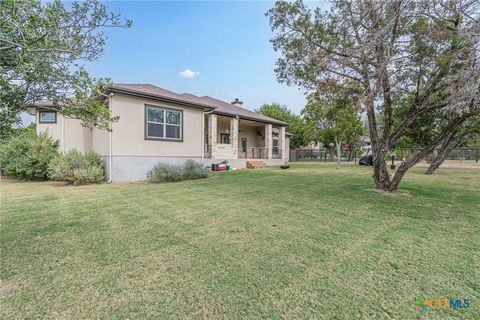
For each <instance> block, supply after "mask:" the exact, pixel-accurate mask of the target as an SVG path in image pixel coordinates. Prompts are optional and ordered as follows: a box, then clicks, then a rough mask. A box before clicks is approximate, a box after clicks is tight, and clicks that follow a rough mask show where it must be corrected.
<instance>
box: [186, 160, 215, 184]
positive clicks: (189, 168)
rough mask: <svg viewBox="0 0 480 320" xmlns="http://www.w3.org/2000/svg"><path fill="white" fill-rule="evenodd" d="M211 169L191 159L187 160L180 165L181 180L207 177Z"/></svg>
mask: <svg viewBox="0 0 480 320" xmlns="http://www.w3.org/2000/svg"><path fill="white" fill-rule="evenodd" d="M210 175H211V171H210V170H208V169H206V168H204V167H202V165H201V164H200V163H198V162H196V161H193V160H187V161H186V162H185V164H184V165H183V167H182V176H183V180H191V179H202V178H208V177H209V176H210Z"/></svg>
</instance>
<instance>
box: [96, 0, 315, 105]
mask: <svg viewBox="0 0 480 320" xmlns="http://www.w3.org/2000/svg"><path fill="white" fill-rule="evenodd" d="M107 4H108V6H109V8H110V9H111V10H112V11H114V12H120V13H121V14H122V16H124V17H126V18H129V19H132V20H133V27H132V28H131V29H109V30H107V34H108V37H109V39H108V41H107V45H106V47H105V52H104V54H103V56H102V57H101V58H100V59H99V60H98V61H96V62H94V63H91V64H88V65H87V68H88V70H89V71H90V72H91V73H92V75H94V76H96V77H109V78H111V79H112V80H113V81H114V82H117V83H152V84H155V85H157V86H160V87H162V88H166V89H169V90H172V91H175V92H179V93H183V92H188V93H192V94H195V95H209V96H212V97H216V98H219V99H222V100H226V101H231V100H233V99H234V98H240V99H241V100H242V101H244V106H246V107H247V108H250V109H254V108H256V107H258V106H260V105H261V104H263V103H270V102H278V103H280V104H285V105H287V106H288V107H289V108H290V109H291V110H292V111H294V112H297V113H298V112H299V111H300V110H301V109H302V108H303V106H304V104H305V97H304V94H303V92H302V91H300V90H299V89H298V88H295V87H288V86H286V85H284V84H279V83H278V82H277V80H276V76H275V73H274V71H273V69H274V67H275V61H276V59H277V58H278V53H275V52H274V51H273V48H272V44H271V43H270V42H269V40H270V39H271V37H272V35H273V34H272V32H271V30H270V27H269V24H268V18H267V17H265V12H266V11H267V10H268V9H269V8H271V7H273V5H274V2H248V1H244V2H230V1H229V2H227V1H223V2H158V1H157V2H153V1H151V2H108V3H107ZM310 4H311V5H312V3H310ZM318 4H321V3H317V5H318ZM186 69H189V70H190V71H193V72H196V73H195V74H194V76H193V77H192V78H186V77H182V76H181V75H180V74H179V72H181V71H185V70H186Z"/></svg>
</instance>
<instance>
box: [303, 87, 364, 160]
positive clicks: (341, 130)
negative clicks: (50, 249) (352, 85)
mask: <svg viewBox="0 0 480 320" xmlns="http://www.w3.org/2000/svg"><path fill="white" fill-rule="evenodd" d="M302 113H303V114H304V116H305V121H306V123H307V127H306V128H307V129H306V131H307V136H309V137H310V139H311V140H313V141H316V142H318V141H322V142H326V141H332V140H333V142H334V143H335V148H336V151H337V169H340V160H341V146H342V143H345V142H347V143H350V144H352V143H355V140H356V139H357V138H358V136H359V135H362V134H364V133H365V129H364V126H363V122H362V120H361V119H360V117H359V115H358V112H357V111H356V110H355V107H354V104H353V100H352V99H346V98H342V97H338V96H330V97H326V98H323V99H321V98H320V99H319V98H312V99H309V101H308V104H307V105H306V107H305V108H304V109H303V111H302Z"/></svg>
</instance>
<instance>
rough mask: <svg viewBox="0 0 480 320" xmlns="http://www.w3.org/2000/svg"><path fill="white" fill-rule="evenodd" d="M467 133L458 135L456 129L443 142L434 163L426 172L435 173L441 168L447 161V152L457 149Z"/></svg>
mask: <svg viewBox="0 0 480 320" xmlns="http://www.w3.org/2000/svg"><path fill="white" fill-rule="evenodd" d="M466 135H467V133H464V134H461V135H460V136H458V135H457V137H455V136H456V132H455V131H454V132H453V133H452V134H451V135H450V136H449V137H448V138H447V139H446V140H445V142H444V143H443V144H442V147H441V148H440V150H439V151H438V153H437V155H436V156H435V157H434V158H433V160H432V163H430V166H429V167H428V169H427V171H426V172H425V174H433V173H434V172H435V170H437V169H438V168H440V166H441V165H442V163H443V161H445V158H446V157H447V154H448V153H449V152H450V150H452V149H455V148H456V147H458V145H459V144H460V143H462V140H463V138H464V137H465V136H466Z"/></svg>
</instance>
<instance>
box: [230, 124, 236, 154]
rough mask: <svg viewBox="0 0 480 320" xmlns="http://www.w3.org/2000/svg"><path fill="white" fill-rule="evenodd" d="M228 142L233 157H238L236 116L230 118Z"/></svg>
mask: <svg viewBox="0 0 480 320" xmlns="http://www.w3.org/2000/svg"><path fill="white" fill-rule="evenodd" d="M230 144H231V145H232V147H233V158H234V159H238V118H231V119H230Z"/></svg>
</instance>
